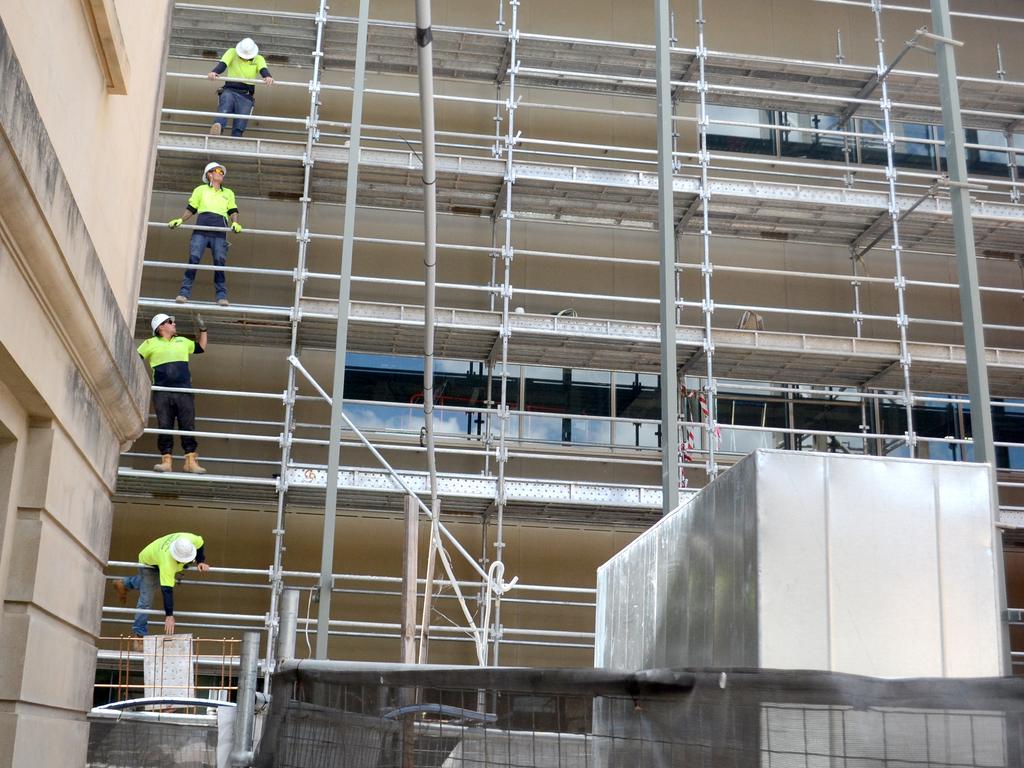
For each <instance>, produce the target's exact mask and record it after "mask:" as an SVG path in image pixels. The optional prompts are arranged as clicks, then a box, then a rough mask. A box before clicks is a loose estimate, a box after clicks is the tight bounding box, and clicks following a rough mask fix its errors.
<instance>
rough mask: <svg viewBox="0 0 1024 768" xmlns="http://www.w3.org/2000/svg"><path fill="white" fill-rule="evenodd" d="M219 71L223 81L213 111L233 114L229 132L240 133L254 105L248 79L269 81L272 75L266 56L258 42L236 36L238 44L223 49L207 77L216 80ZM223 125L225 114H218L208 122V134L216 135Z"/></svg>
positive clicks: (219, 132) (218, 134)
mask: <svg viewBox="0 0 1024 768" xmlns="http://www.w3.org/2000/svg"><path fill="white" fill-rule="evenodd" d="M222 73H223V74H225V77H226V78H227V82H226V83H224V87H223V88H221V89H220V90H219V91H217V96H218V98H219V100H218V102H217V111H218V112H220V113H221V114H223V115H235V119H234V120H233V121H232V122H231V135H232V136H241V135H242V134H243V133H245V128H246V126H247V125H248V124H249V121H248V120H247V119H246V118H247V117H248V116H249V115H251V114H252V110H253V107H254V106H255V105H256V86H255V85H253V83H252V81H254V80H263V82H264V83H266V84H267V85H270V84H272V83H273V82H274V78H272V77H271V76H270V70H269V69H267V61H266V59H264V58H263V57H262V56H260V48H259V46H258V45H256V43H255V41H253V39H252V38H251V37H247V38H245V39H244V40H239V41H238V45H236V46H235V47H234V48H231V49H229V50H227V51H225V53H224V55H223V56H221V57H220V61H218V62H217V64H216V66H214V68H213V69H212V70H210V74H208V75H207V77H209V78H210V79H211V80H216V79H217V78H219V77H220V76H221V74H222ZM240 115H244V116H245V117H240ZM227 127H228V119H227V117H218V118H217V119H216V120H215V121H214V123H213V125H211V126H210V134H211V135H213V136H220V135H221V133H223V132H224V130H226V129H227Z"/></svg>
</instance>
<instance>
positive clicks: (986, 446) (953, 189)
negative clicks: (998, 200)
mask: <svg viewBox="0 0 1024 768" xmlns="http://www.w3.org/2000/svg"><path fill="white" fill-rule="evenodd" d="M931 5H932V25H933V26H934V27H935V32H936V34H937V35H941V36H942V37H945V38H952V34H951V31H952V30H951V26H950V20H949V2H948V0H931ZM935 57H936V59H937V62H938V69H939V97H940V99H941V102H942V124H943V128H944V129H945V137H946V163H947V170H948V173H949V179H950V190H949V197H950V203H951V208H952V215H953V242H954V245H955V248H956V265H957V273H958V276H959V280H960V314H961V321H962V322H963V325H964V352H965V354H966V361H967V388H968V394H969V395H970V399H971V434H972V435H973V437H974V460H975V461H978V462H988V463H990V464H992V466H993V468H995V448H994V446H993V440H994V438H993V435H992V411H991V406H990V403H989V389H988V369H987V368H986V367H985V336H984V330H983V328H982V316H981V294H980V292H979V282H978V260H977V258H976V256H975V252H974V223H973V221H972V220H971V197H970V192H969V191H968V188H967V183H968V177H967V161H966V154H965V150H964V126H963V121H962V120H961V119H960V94H959V91H958V90H957V85H956V60H955V59H954V56H953V46H952V45H950V44H948V43H946V42H941V41H937V42H936V44H935Z"/></svg>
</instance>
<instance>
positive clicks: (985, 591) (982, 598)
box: [936, 464, 1002, 677]
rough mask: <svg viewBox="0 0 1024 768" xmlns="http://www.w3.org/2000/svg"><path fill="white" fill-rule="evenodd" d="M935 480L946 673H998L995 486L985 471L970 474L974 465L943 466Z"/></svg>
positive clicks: (937, 470) (999, 626) (998, 633)
mask: <svg viewBox="0 0 1024 768" xmlns="http://www.w3.org/2000/svg"><path fill="white" fill-rule="evenodd" d="M936 475H937V478H936V498H937V499H938V503H939V510H940V516H939V519H938V532H937V542H936V544H937V547H936V548H937V550H938V557H939V561H940V562H941V563H942V569H941V570H940V572H939V587H938V589H939V600H940V603H941V609H942V642H943V647H944V650H945V663H946V668H945V671H944V674H946V675H949V676H951V677H980V676H983V675H991V674H997V673H998V672H994V671H992V670H991V661H992V660H993V659H996V658H998V657H999V655H1000V653H1001V643H1000V637H1001V634H1002V626H1001V623H1000V621H999V610H1000V606H999V592H998V591H997V590H996V588H995V587H994V585H996V584H998V579H999V578H1000V573H999V571H998V569H997V568H996V557H999V556H1000V555H1001V553H1000V542H999V540H998V538H997V537H996V536H994V535H993V527H992V524H991V522H990V514H991V513H990V510H989V507H988V504H989V499H990V498H991V490H992V485H991V482H990V479H989V476H988V473H987V472H980V471H976V470H973V471H972V469H971V467H970V465H959V464H941V465H938V466H937V467H936Z"/></svg>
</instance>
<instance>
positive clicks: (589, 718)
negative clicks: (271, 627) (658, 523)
mask: <svg viewBox="0 0 1024 768" xmlns="http://www.w3.org/2000/svg"><path fill="white" fill-rule="evenodd" d="M273 692H274V696H273V702H272V705H271V711H270V715H269V718H268V722H267V724H266V728H265V730H264V738H263V741H262V743H261V745H260V748H259V752H258V757H257V761H256V765H257V766H260V767H261V768H270V767H271V766H273V767H274V768H606V767H607V768H662V767H663V766H665V767H667V766H685V767H690V766H693V767H695V768H704V767H707V768H711V767H712V766H713V767H714V768H739V767H740V766H743V767H754V766H757V767H758V768H760V767H762V766H763V767H765V768H981V767H984V768H1011V767H1012V768H1016V767H1018V766H1024V763H1022V749H1024V679H1013V678H1005V679H987V680H984V679H983V680H903V681H893V680H878V679H870V678H861V677H855V676H850V675H838V674H831V673H818V672H781V671H728V672H725V673H722V672H719V671H682V670H675V671H655V672H650V673H639V674H637V675H630V674H614V673H609V672H605V671H601V670H523V669H469V668H448V669H440V668H436V667H434V668H431V667H425V668H424V667H420V668H416V667H401V666H397V665H395V666H388V667H383V668H382V667H372V666H369V665H366V666H360V665H337V664H334V665H332V664H331V663H323V664H318V663H316V662H312V663H309V662H299V663H295V664H294V665H289V666H288V667H286V669H285V671H283V672H280V673H278V674H277V675H275V678H274V684H273Z"/></svg>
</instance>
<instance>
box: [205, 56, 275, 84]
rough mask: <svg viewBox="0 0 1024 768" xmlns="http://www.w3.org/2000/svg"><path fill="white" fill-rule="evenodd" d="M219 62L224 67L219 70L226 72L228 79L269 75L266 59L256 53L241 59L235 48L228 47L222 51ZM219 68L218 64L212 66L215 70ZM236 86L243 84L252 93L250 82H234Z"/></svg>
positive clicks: (254, 78)
mask: <svg viewBox="0 0 1024 768" xmlns="http://www.w3.org/2000/svg"><path fill="white" fill-rule="evenodd" d="M220 61H221V64H223V65H224V66H225V67H226V69H224V70H221V71H222V72H226V75H225V76H226V77H227V79H228V80H231V79H233V78H237V79H239V80H259V79H260V78H261V77H267V76H268V75H270V70H268V69H267V60H266V59H264V58H263V57H262V56H260V55H259V54H257V55H256V56H254V57H253V58H251V59H243V58H242V57H241V56H239V55H238V49H237V48H229V49H228V50H226V51H224V55H223V56H221V57H220ZM218 69H220V66H219V65H218V66H217V67H215V68H214V71H215V72H216V71H217V70H218ZM235 85H236V86H244V88H245V90H247V91H249V92H250V93H252V92H253V91H255V88H254V87H253V85H252V83H235Z"/></svg>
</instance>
